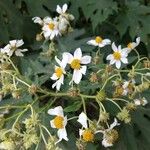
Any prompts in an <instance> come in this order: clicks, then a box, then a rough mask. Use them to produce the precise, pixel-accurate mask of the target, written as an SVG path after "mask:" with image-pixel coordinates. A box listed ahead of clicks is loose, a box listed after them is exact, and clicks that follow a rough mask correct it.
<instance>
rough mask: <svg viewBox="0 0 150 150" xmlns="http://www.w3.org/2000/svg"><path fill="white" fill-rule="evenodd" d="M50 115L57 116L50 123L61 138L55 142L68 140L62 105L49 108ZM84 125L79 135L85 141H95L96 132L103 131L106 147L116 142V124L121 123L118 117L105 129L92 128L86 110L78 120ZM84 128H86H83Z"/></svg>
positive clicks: (103, 141) (65, 118)
mask: <svg viewBox="0 0 150 150" xmlns="http://www.w3.org/2000/svg"><path fill="white" fill-rule="evenodd" d="M48 114H49V115H55V116H56V117H55V118H54V119H53V120H51V121H50V125H51V127H52V128H56V129H57V130H58V131H57V135H58V138H59V140H58V141H57V142H56V143H55V144H57V143H59V142H60V141H62V139H64V140H66V141H68V137H67V132H66V125H67V122H68V120H67V116H64V112H63V108H62V107H61V106H57V107H55V108H54V109H49V110H48ZM77 122H79V123H80V124H81V125H82V129H79V137H80V139H81V140H83V141H84V142H93V141H94V138H95V134H97V133H102V134H103V140H102V145H103V146H104V147H110V146H113V144H114V142H116V140H117V139H118V132H117V130H115V129H114V127H115V126H118V125H120V124H119V123H118V122H117V119H116V118H115V119H114V122H113V123H112V124H111V125H110V126H109V127H108V128H107V129H103V130H99V129H98V128H97V127H98V126H97V127H96V129H94V130H93V129H92V128H91V127H90V126H89V125H88V118H87V116H86V114H85V113H84V112H82V113H81V114H79V116H78V120H77ZM83 128H84V129H83Z"/></svg>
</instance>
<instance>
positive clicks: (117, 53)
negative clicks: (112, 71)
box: [106, 43, 128, 69]
mask: <svg viewBox="0 0 150 150" xmlns="http://www.w3.org/2000/svg"><path fill="white" fill-rule="evenodd" d="M112 49H113V51H114V53H113V54H110V55H108V56H107V58H106V59H107V60H110V65H112V64H114V63H115V64H116V67H117V68H118V69H119V68H120V67H121V62H123V63H124V64H127V63H128V60H127V58H126V57H127V56H128V54H127V52H126V51H123V50H122V49H121V45H119V46H118V47H116V45H115V43H112Z"/></svg>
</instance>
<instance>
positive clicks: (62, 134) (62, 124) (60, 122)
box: [48, 106, 68, 144]
mask: <svg viewBox="0 0 150 150" xmlns="http://www.w3.org/2000/svg"><path fill="white" fill-rule="evenodd" d="M48 114H49V115H54V116H56V117H55V118H54V119H53V120H51V121H50V125H51V127H52V128H56V129H58V131H57V135H58V138H59V140H58V141H57V142H56V143H55V144H57V143H58V142H60V141H61V140H62V139H64V140H66V141H68V137H67V132H66V125H67V116H64V112H63V108H62V107H61V106H57V107H55V108H54V109H49V110H48Z"/></svg>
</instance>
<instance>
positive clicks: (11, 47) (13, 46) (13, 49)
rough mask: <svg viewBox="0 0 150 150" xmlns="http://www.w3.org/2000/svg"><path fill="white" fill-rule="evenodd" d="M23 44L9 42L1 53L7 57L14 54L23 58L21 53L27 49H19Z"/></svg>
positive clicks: (13, 41) (20, 42)
mask: <svg viewBox="0 0 150 150" xmlns="http://www.w3.org/2000/svg"><path fill="white" fill-rule="evenodd" d="M23 44H24V42H23V40H12V41H9V44H7V45H6V46H5V47H4V48H2V49H1V53H6V54H7V55H8V56H12V55H13V53H15V55H16V56H24V55H23V53H22V52H26V51H28V50H27V49H20V48H19V47H21V46H22V45H23Z"/></svg>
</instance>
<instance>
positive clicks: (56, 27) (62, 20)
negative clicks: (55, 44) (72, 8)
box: [32, 4, 74, 40]
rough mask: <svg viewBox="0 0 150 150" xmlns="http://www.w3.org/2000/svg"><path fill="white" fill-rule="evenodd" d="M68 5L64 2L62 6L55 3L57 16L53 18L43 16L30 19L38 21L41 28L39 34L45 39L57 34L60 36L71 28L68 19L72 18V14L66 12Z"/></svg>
mask: <svg viewBox="0 0 150 150" xmlns="http://www.w3.org/2000/svg"><path fill="white" fill-rule="evenodd" d="M67 9H68V5H67V4H64V5H63V6H62V8H61V7H60V6H59V5H57V8H56V12H57V13H58V14H59V16H57V17H55V18H51V17H48V16H47V17H45V18H43V19H41V18H40V17H34V18H32V20H33V21H34V23H38V24H39V25H40V26H41V27H42V28H41V29H42V32H41V33H40V35H43V36H44V38H45V39H47V40H53V39H54V38H55V37H57V36H58V35H59V36H61V35H63V34H66V33H67V32H69V31H70V30H71V26H70V21H72V20H74V16H73V15H72V14H69V13H67Z"/></svg>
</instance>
